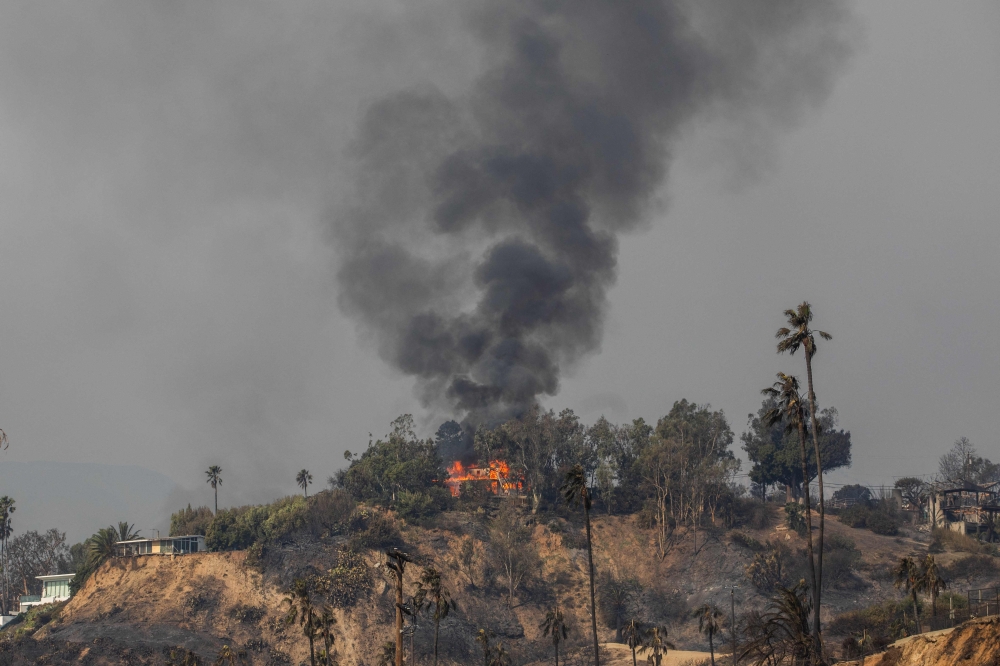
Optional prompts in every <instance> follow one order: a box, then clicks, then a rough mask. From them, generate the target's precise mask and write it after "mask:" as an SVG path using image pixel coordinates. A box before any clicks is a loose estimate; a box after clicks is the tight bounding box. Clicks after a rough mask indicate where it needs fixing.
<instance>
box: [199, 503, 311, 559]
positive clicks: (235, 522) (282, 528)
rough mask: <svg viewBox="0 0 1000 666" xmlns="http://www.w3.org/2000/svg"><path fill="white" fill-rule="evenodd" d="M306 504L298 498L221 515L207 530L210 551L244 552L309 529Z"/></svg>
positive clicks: (221, 512)
mask: <svg viewBox="0 0 1000 666" xmlns="http://www.w3.org/2000/svg"><path fill="white" fill-rule="evenodd" d="M306 514H307V503H306V500H305V498H303V497H300V496H298V495H294V496H292V497H285V498H283V499H280V500H277V501H275V502H272V503H271V504H264V505H261V506H243V507H238V508H234V509H225V510H222V511H219V513H217V514H216V515H215V517H214V518H213V519H212V522H211V523H209V525H208V529H207V530H205V546H206V547H207V548H208V549H209V550H245V549H247V548H250V547H251V546H253V545H255V544H258V545H261V546H262V545H264V544H267V543H273V542H275V541H278V540H280V539H282V538H284V537H285V536H287V535H289V534H290V533H292V532H294V531H296V530H299V529H302V528H304V527H305V526H306Z"/></svg>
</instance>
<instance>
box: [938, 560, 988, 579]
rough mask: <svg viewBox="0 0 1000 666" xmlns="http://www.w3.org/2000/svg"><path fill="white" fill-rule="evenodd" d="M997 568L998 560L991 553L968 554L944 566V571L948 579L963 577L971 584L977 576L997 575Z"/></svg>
mask: <svg viewBox="0 0 1000 666" xmlns="http://www.w3.org/2000/svg"><path fill="white" fill-rule="evenodd" d="M997 569H998V567H997V561H996V560H995V559H993V558H992V557H990V556H989V555H967V556H965V557H963V558H962V559H960V560H955V561H954V562H952V563H951V564H950V565H948V566H946V567H942V573H943V577H944V578H945V579H946V580H953V579H955V578H961V579H963V580H965V581H966V582H968V583H969V584H971V583H972V581H974V580H975V579H977V578H988V577H992V576H995V575H996V574H997Z"/></svg>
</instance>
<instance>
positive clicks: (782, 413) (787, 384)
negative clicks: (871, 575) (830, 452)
mask: <svg viewBox="0 0 1000 666" xmlns="http://www.w3.org/2000/svg"><path fill="white" fill-rule="evenodd" d="M777 376H778V380H777V381H776V382H774V384H773V385H772V386H770V387H768V388H766V389H764V390H762V391H761V393H762V394H763V395H765V396H767V397H769V398H772V399H774V400H775V401H776V403H777V405H776V406H775V407H774V408H773V409H770V410H768V411H767V413H766V414H765V415H764V422H765V423H766V424H767V426H768V427H771V426H774V425H777V424H778V423H782V422H784V423H785V432H788V431H790V430H792V428H794V429H795V430H796V431H797V433H798V436H799V454H800V456H801V459H802V488H803V495H805V504H806V551H807V554H808V559H809V575H810V576H811V577H812V593H813V608H814V609H816V614H817V615H818V614H819V589H820V583H819V581H818V580H817V579H816V555H815V550H814V548H813V534H812V507H811V506H810V504H811V502H812V500H811V499H810V498H809V482H808V479H809V464H808V463H809V455H808V454H807V453H806V413H805V412H806V410H805V405H804V403H803V401H802V396H801V395H800V394H799V380H798V379H797V378H796V377H794V376H792V375H786V374H785V373H783V372H779V373H778V375H777ZM812 635H813V640H814V641H815V642H816V648H817V650H819V648H820V636H819V623H818V622H815V621H814V622H813V632H812Z"/></svg>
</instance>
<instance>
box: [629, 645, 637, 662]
mask: <svg viewBox="0 0 1000 666" xmlns="http://www.w3.org/2000/svg"><path fill="white" fill-rule="evenodd" d="M629 647H631V648H632V666H636V663H635V646H634V645H631V646H629Z"/></svg>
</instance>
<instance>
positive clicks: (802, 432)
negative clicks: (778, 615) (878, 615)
mask: <svg viewBox="0 0 1000 666" xmlns="http://www.w3.org/2000/svg"><path fill="white" fill-rule="evenodd" d="M798 426H799V452H800V453H801V454H802V479H803V483H802V485H803V487H804V488H805V500H806V533H807V534H806V537H807V538H806V550H807V551H808V555H809V575H810V576H812V584H813V610H814V611H815V613H816V616H815V617H816V618H818V617H819V583H818V581H817V580H816V555H815V551H814V550H813V532H812V529H813V523H812V507H811V506H810V505H811V503H812V500H810V499H809V485H808V484H807V483H806V482H805V480H806V479H808V478H809V466H808V461H809V454H808V453H806V427H805V424H803V423H802V419H799V423H798ZM813 641H814V642H815V643H816V647H817V649H818V648H819V621H818V620H814V622H813Z"/></svg>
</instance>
